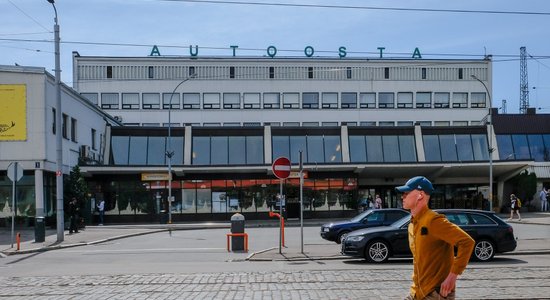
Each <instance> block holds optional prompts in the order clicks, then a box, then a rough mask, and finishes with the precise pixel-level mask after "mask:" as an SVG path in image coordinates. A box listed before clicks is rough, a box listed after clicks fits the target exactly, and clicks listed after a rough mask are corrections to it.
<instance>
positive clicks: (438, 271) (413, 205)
mask: <svg viewBox="0 0 550 300" xmlns="http://www.w3.org/2000/svg"><path fill="white" fill-rule="evenodd" d="M395 189H396V190H397V191H398V192H401V193H403V194H402V195H401V198H402V199H403V208H404V209H408V210H410V211H411V222H410V224H409V229H408V231H409V247H410V248H411V252H412V254H413V276H412V279H413V282H412V285H411V289H410V293H409V295H408V296H407V297H406V298H405V300H420V299H426V300H430V299H455V289H456V280H457V277H458V275H460V274H462V272H463V271H464V270H465V269H466V266H467V265H468V261H469V259H470V256H471V254H472V250H473V249H474V240H473V239H472V238H471V237H470V236H469V235H468V234H467V233H466V232H464V231H463V230H462V229H460V227H458V226H456V225H455V224H453V223H451V222H449V221H448V220H447V219H446V218H445V216H443V215H440V214H438V213H436V212H434V211H432V210H431V209H429V208H428V203H429V201H430V195H431V193H432V192H433V191H434V188H433V185H432V183H431V182H430V181H429V180H428V179H427V178H426V177H424V176H417V177H413V178H411V179H409V181H407V183H405V185H403V186H399V187H396V188H395ZM455 247H456V249H457V252H456V253H457V254H456V257H455V254H454V249H455Z"/></svg>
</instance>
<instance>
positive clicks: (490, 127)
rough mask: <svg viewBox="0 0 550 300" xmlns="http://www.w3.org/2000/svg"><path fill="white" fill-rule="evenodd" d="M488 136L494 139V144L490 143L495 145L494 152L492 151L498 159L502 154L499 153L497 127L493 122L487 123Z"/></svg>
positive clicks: (494, 157)
mask: <svg viewBox="0 0 550 300" xmlns="http://www.w3.org/2000/svg"><path fill="white" fill-rule="evenodd" d="M487 136H488V137H489V139H491V141H492V144H491V143H489V145H492V146H493V153H492V157H493V160H498V159H499V157H500V155H499V153H498V147H497V135H496V134H495V129H494V128H493V124H487Z"/></svg>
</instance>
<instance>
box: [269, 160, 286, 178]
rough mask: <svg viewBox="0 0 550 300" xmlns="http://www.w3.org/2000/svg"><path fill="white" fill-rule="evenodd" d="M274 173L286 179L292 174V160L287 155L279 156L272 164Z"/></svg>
mask: <svg viewBox="0 0 550 300" xmlns="http://www.w3.org/2000/svg"><path fill="white" fill-rule="evenodd" d="M271 168H272V170H273V174H275V176H276V177H277V178H279V179H286V178H288V176H290V160H289V159H288V158H286V157H284V156H283V157H279V158H277V159H276V160H275V161H274V162H273V165H272V166H271Z"/></svg>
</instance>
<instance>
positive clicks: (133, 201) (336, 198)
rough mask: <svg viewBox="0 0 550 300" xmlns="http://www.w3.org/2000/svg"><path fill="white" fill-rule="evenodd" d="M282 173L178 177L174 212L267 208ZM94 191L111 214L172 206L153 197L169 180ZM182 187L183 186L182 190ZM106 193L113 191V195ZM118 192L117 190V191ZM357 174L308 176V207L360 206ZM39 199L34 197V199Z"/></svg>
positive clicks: (293, 185)
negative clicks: (275, 176)
mask: <svg viewBox="0 0 550 300" xmlns="http://www.w3.org/2000/svg"><path fill="white" fill-rule="evenodd" d="M279 184H280V182H279V180H278V179H277V180H276V179H242V180H241V179H231V180H224V179H216V180H174V181H172V189H175V190H178V191H177V192H174V193H173V194H172V196H173V197H174V200H173V202H172V212H173V213H175V214H195V213H205V214H210V213H227V212H249V213H250V212H268V211H271V210H275V209H277V208H278V206H279V204H280V203H279V202H278V199H277V197H276V195H277V193H278V191H279ZM284 184H285V194H286V197H287V199H296V198H298V195H299V187H300V183H299V180H298V179H294V178H291V179H287V180H286V181H285V183H284ZM92 185H93V186H92V189H91V193H92V194H93V195H95V196H96V198H99V197H105V211H106V214H108V215H140V214H158V213H160V212H161V211H162V210H167V209H168V207H166V205H167V204H166V202H164V201H163V202H161V201H159V202H157V203H152V202H151V199H152V198H157V197H158V199H166V198H167V193H168V192H167V183H166V182H164V181H160V182H139V184H135V183H134V182H127V181H112V182H109V184H104V185H103V184H102V183H98V184H97V185H95V182H92ZM180 189H181V191H180ZM107 195H113V197H108V196H107ZM114 195H117V196H116V197H115V196H114ZM356 198H357V179H355V178H326V179H324V178H323V179H318V178H317V179H313V178H306V179H304V185H303V202H304V210H306V211H331V210H343V209H352V208H355V207H356V200H355V199H356ZM33 203H34V202H33Z"/></svg>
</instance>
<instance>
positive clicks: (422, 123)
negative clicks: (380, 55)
mask: <svg viewBox="0 0 550 300" xmlns="http://www.w3.org/2000/svg"><path fill="white" fill-rule="evenodd" d="M416 123H418V125H420V126H451V125H453V126H468V125H472V126H477V125H482V122H481V121H452V122H451V121H419V122H416ZM262 124H263V126H273V127H279V126H284V127H300V126H302V127H319V126H324V127H331V126H340V125H342V126H348V127H353V126H363V127H365V126H367V127H369V126H414V124H415V122H413V121H379V122H376V121H362V122H263V123H262V122H243V123H241V122H224V123H218V122H204V123H202V124H201V123H183V126H196V127H199V126H205V127H220V126H223V127H232V126H237V127H239V126H244V127H254V126H262ZM124 126H144V127H161V126H163V127H168V123H162V124H161V123H141V124H140V123H124ZM170 126H171V127H181V126H182V124H181V123H170Z"/></svg>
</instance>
